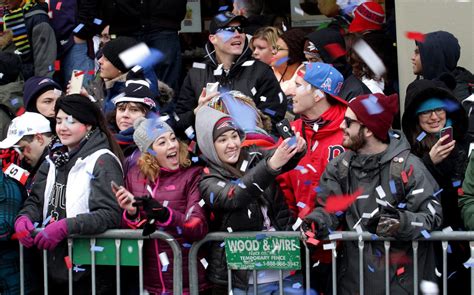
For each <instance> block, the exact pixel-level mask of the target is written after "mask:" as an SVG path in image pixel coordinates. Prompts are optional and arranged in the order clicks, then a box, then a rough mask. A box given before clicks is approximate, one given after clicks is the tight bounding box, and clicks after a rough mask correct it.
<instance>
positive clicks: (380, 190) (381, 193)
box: [375, 185, 386, 199]
mask: <svg viewBox="0 0 474 295" xmlns="http://www.w3.org/2000/svg"><path fill="white" fill-rule="evenodd" d="M375 190H376V191H377V194H378V195H379V197H380V198H381V199H383V198H385V196H386V195H385V191H384V190H383V188H382V186H381V185H379V186H378V187H376V188H375Z"/></svg>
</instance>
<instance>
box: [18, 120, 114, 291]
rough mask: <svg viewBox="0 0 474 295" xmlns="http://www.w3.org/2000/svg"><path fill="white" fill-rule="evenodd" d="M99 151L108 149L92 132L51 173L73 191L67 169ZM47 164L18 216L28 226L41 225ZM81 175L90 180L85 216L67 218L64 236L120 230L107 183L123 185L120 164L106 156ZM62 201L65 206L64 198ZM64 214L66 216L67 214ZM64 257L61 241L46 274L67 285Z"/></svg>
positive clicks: (103, 139) (101, 137) (104, 139)
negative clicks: (65, 160)
mask: <svg viewBox="0 0 474 295" xmlns="http://www.w3.org/2000/svg"><path fill="white" fill-rule="evenodd" d="M100 149H110V147H109V144H108V141H107V137H106V136H105V134H104V133H103V132H101V131H100V130H99V129H96V130H95V131H94V132H92V134H91V136H90V138H89V140H88V141H87V142H85V143H84V145H83V146H82V147H81V148H80V150H79V151H78V152H77V153H76V154H74V155H73V156H72V157H71V159H70V160H69V161H68V163H66V164H64V165H63V166H61V167H58V168H56V169H55V170H56V171H57V173H56V176H57V177H58V178H59V177H63V178H65V181H66V182H65V183H66V188H68V187H74V185H75V179H68V175H69V172H70V171H71V169H72V168H73V167H75V166H76V164H77V163H78V161H81V160H82V159H85V158H86V157H87V156H89V155H91V154H93V153H94V152H96V151H98V150H100ZM50 163H51V162H50V161H44V162H43V164H42V165H41V167H40V169H39V171H38V172H37V174H36V179H35V183H34V184H33V187H32V190H31V193H30V195H29V197H28V199H27V200H26V201H25V204H24V205H23V208H22V209H21V210H20V212H19V215H26V216H28V218H30V220H31V221H32V222H39V224H42V222H43V220H44V219H43V214H44V211H45V210H44V208H43V203H44V202H45V198H47V199H50V198H51V196H50V195H46V193H45V191H46V187H47V182H48V181H47V180H48V173H49V171H52V170H51V169H50V167H49V166H50ZM76 167H77V166H76ZM104 167H107V169H104ZM83 173H87V174H88V175H89V177H90V192H89V198H88V203H87V207H88V212H86V213H81V214H77V215H76V216H75V217H69V218H67V229H68V234H70V235H71V234H84V235H94V234H99V233H102V232H104V231H106V230H107V229H112V228H118V227H119V226H120V207H119V206H118V203H117V201H116V199H115V195H114V194H113V193H112V190H111V189H110V182H111V181H115V182H116V183H117V184H119V185H121V184H122V183H123V173H122V167H121V164H120V163H119V162H118V161H117V158H116V157H114V156H112V155H110V154H103V155H102V156H100V157H99V158H98V159H97V161H96V163H95V165H94V168H93V171H92V175H91V174H90V172H87V171H84V172H83ZM66 188H65V189H66ZM51 195H53V194H51ZM65 197H66V200H65V202H66V205H67V195H66V196H65ZM66 208H69V206H66ZM64 210H67V209H64ZM69 213H72V212H69ZM66 214H67V215H68V212H66ZM67 255H68V254H67V242H66V240H64V241H62V242H61V243H60V244H59V245H58V247H57V248H56V249H55V250H54V251H51V252H50V253H49V255H48V260H49V261H48V268H49V272H48V273H49V275H50V277H51V278H53V279H54V280H55V281H57V282H63V283H65V282H67V278H68V275H67V268H66V265H65V264H64V256H67ZM83 275H84V273H75V277H74V280H77V279H79V278H80V277H82V276H83Z"/></svg>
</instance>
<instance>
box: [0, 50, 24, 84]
mask: <svg viewBox="0 0 474 295" xmlns="http://www.w3.org/2000/svg"><path fill="white" fill-rule="evenodd" d="M20 69H21V60H20V58H19V57H18V55H16V54H13V53H9V52H1V51H0V85H6V84H8V83H12V82H15V81H16V80H17V79H18V75H19V74H20Z"/></svg>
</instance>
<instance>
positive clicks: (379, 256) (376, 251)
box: [375, 249, 382, 258]
mask: <svg viewBox="0 0 474 295" xmlns="http://www.w3.org/2000/svg"><path fill="white" fill-rule="evenodd" d="M375 256H377V257H378V258H381V257H382V252H380V250H379V249H377V250H375Z"/></svg>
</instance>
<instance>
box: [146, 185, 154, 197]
mask: <svg viewBox="0 0 474 295" xmlns="http://www.w3.org/2000/svg"><path fill="white" fill-rule="evenodd" d="M146 190H147V191H148V193H150V196H153V190H152V189H151V186H150V185H149V184H147V185H146Z"/></svg>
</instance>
